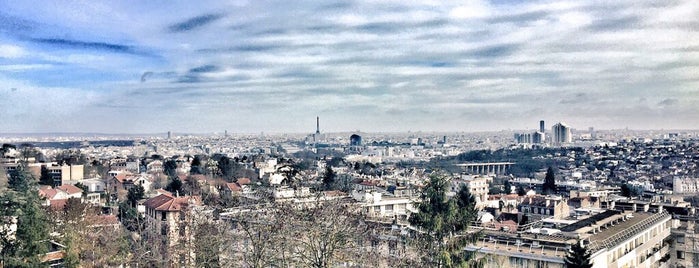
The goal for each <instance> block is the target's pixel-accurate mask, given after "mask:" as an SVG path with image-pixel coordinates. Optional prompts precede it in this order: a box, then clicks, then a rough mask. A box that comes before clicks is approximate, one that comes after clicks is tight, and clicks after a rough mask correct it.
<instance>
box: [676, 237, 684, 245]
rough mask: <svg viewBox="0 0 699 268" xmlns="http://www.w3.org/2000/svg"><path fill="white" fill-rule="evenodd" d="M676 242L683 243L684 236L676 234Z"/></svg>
mask: <svg viewBox="0 0 699 268" xmlns="http://www.w3.org/2000/svg"><path fill="white" fill-rule="evenodd" d="M677 243H678V244H684V236H678V237H677Z"/></svg>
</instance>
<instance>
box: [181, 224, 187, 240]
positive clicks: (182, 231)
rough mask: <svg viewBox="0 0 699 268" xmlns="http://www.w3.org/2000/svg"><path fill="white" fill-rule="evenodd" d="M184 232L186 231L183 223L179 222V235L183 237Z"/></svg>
mask: <svg viewBox="0 0 699 268" xmlns="http://www.w3.org/2000/svg"><path fill="white" fill-rule="evenodd" d="M185 234H186V231H185V228H184V224H180V237H184V235H185Z"/></svg>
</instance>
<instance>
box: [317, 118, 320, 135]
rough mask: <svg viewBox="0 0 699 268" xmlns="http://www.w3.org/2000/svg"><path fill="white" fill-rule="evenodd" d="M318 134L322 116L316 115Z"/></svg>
mask: <svg viewBox="0 0 699 268" xmlns="http://www.w3.org/2000/svg"><path fill="white" fill-rule="evenodd" d="M316 134H320V116H316Z"/></svg>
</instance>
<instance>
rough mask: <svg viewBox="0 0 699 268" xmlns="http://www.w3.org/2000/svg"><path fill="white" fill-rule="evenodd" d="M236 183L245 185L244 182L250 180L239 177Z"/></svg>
mask: <svg viewBox="0 0 699 268" xmlns="http://www.w3.org/2000/svg"><path fill="white" fill-rule="evenodd" d="M237 183H238V184H239V185H246V184H250V183H251V181H250V178H239V179H238V181H237Z"/></svg>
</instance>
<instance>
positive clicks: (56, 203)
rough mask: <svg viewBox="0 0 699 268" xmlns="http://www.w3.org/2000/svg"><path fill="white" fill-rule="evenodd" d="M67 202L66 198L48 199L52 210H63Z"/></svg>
mask: <svg viewBox="0 0 699 268" xmlns="http://www.w3.org/2000/svg"><path fill="white" fill-rule="evenodd" d="M66 203H68V199H55V200H50V201H49V206H50V207H51V209H52V210H63V208H65V207H66Z"/></svg>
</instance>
